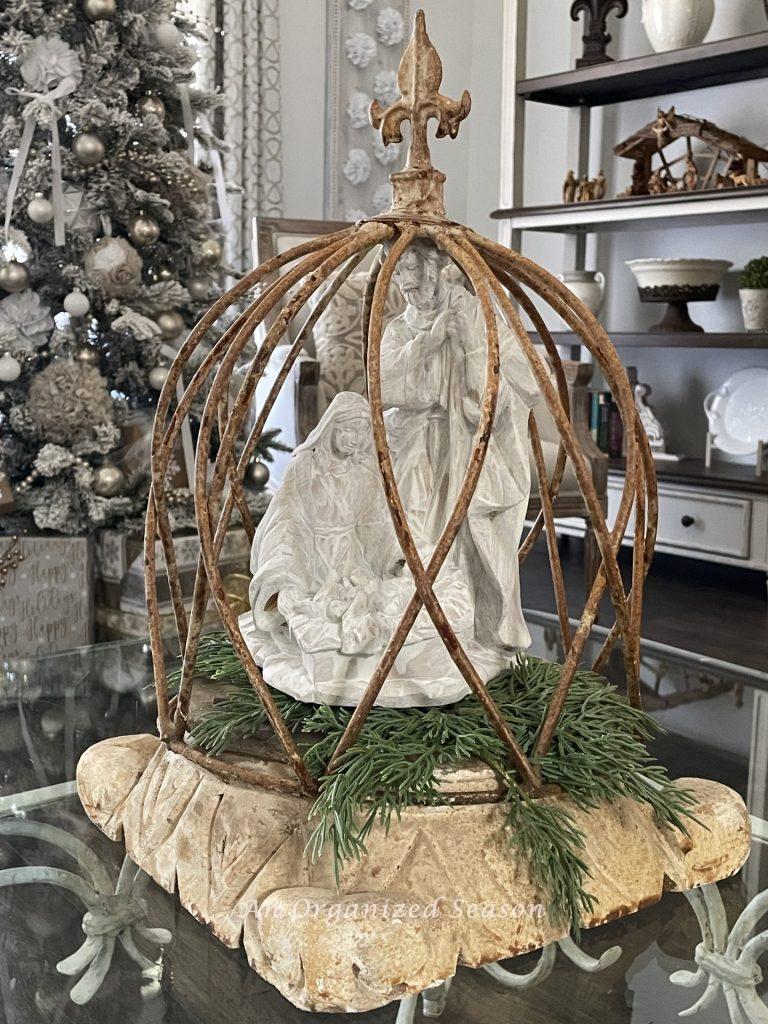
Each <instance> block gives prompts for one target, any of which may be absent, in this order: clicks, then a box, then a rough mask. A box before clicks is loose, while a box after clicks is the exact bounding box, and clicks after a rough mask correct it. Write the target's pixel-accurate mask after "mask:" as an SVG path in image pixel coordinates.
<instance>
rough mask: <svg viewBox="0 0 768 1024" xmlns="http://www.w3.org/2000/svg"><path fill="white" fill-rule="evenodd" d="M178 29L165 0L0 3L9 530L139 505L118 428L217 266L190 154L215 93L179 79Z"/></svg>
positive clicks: (0, 459) (1, 337) (72, 522)
mask: <svg viewBox="0 0 768 1024" xmlns="http://www.w3.org/2000/svg"><path fill="white" fill-rule="evenodd" d="M193 28H194V26H192V25H190V24H187V23H185V22H184V20H183V19H182V18H181V17H180V16H179V14H178V12H175V11H174V3H173V2H172V0H63V2H62V0H3V2H2V4H0V200H1V201H2V208H3V210H4V211H5V214H6V224H5V230H4V232H3V236H2V238H0V479H2V477H3V475H4V477H5V485H6V486H5V494H6V502H5V507H4V508H3V509H2V511H3V512H5V513H7V516H8V517H7V519H6V522H7V523H9V524H12V526H13V528H18V527H19V526H20V525H21V526H23V525H24V524H25V523H32V522H34V525H35V526H36V527H37V528H40V529H52V530H55V531H58V532H62V533H81V532H84V531H87V530H89V529H91V528H93V527H95V526H99V525H104V524H110V523H115V522H120V521H121V520H125V519H126V518H130V517H131V516H134V515H136V513H138V511H139V509H140V507H141V506H142V505H143V503H144V501H145V497H146V469H147V463H148V460H147V459H146V458H143V457H141V458H138V459H137V458H136V457H135V453H134V458H133V460H131V459H130V458H128V459H124V458H123V455H124V452H125V448H126V442H127V441H129V440H130V439H131V437H132V436H133V437H138V438H139V439H141V437H142V435H143V436H144V438H146V431H147V424H148V422H149V412H148V411H147V412H146V413H144V414H143V415H142V410H149V409H150V407H151V405H152V404H153V402H154V400H155V399H156V396H157V391H158V389H159V387H160V386H161V385H162V382H163V380H164V379H165V376H166V374H167V366H168V365H169V361H170V359H169V357H170V356H172V351H171V348H172V347H173V346H174V343H176V344H178V340H179V339H180V338H181V337H182V336H183V334H184V331H185V329H186V327H187V326H188V325H191V324H192V323H194V322H195V320H196V319H197V317H198V315H199V313H200V312H201V309H202V307H203V306H204V305H205V304H206V303H205V300H206V298H207V297H208V296H209V293H210V292H212V291H213V290H214V286H215V284H216V282H217V279H218V277H219V274H220V272H221V267H220V260H221V253H222V246H221V243H220V241H219V239H218V238H217V237H216V234H215V232H214V230H213V229H212V227H211V225H210V222H209V221H210V217H211V210H210V206H209V194H210V189H211V183H210V179H209V176H208V174H207V173H205V171H204V170H201V169H199V168H197V167H195V165H194V164H193V162H192V160H191V159H190V150H191V145H192V142H191V139H190V130H191V127H192V124H193V123H194V120H195V119H196V117H197V116H198V114H199V113H200V112H202V111H205V110H206V109H207V108H209V107H210V106H211V104H212V102H213V100H214V97H212V96H211V95H209V94H205V93H203V92H201V91H199V90H197V89H196V88H195V87H194V85H193V65H194V63H195V61H196V54H195V51H194V48H193V47H192V46H190V45H189V44H188V42H187V41H186V39H187V35H186V33H187V32H188V31H191V30H192V29H193ZM203 139H204V141H205V142H206V144H208V143H210V141H211V140H210V139H209V138H207V137H205V136H203ZM139 447H140V445H139ZM180 480H181V483H182V484H183V483H185V481H184V480H183V479H182V478H180ZM9 482H10V485H11V489H12V490H11V493H12V500H11V501H8V500H7V495H8V486H7V485H8V483H9ZM0 504H2V501H0ZM11 506H12V507H11Z"/></svg>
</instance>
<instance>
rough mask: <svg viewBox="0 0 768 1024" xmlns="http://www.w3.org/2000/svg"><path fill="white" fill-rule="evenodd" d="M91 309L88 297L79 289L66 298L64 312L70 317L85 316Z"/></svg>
mask: <svg viewBox="0 0 768 1024" xmlns="http://www.w3.org/2000/svg"><path fill="white" fill-rule="evenodd" d="M90 308H91V304H90V302H89V301H88V296H87V295H84V294H83V293H82V292H81V291H80V290H79V289H78V288H75V289H74V290H73V291H71V292H69V294H68V295H65V296H64V312H65V313H69V315H70V316H76V317H81V316H85V314H86V313H87V312H88V310H89V309H90Z"/></svg>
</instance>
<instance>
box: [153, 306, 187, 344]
mask: <svg viewBox="0 0 768 1024" xmlns="http://www.w3.org/2000/svg"><path fill="white" fill-rule="evenodd" d="M155 323H156V324H157V326H158V327H159V328H160V333H161V334H162V336H163V337H164V338H165V340H166V341H173V339H174V338H178V336H179V335H180V334H181V332H182V331H183V330H184V318H183V317H182V315H181V313H177V312H176V310H175V309H168V310H166V311H165V312H164V313H158V315H157V316H156V317H155Z"/></svg>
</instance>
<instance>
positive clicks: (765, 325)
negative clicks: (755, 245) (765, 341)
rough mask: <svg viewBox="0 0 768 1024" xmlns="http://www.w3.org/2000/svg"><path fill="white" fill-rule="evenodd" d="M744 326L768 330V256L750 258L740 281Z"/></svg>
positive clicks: (754, 329) (753, 329)
mask: <svg viewBox="0 0 768 1024" xmlns="http://www.w3.org/2000/svg"><path fill="white" fill-rule="evenodd" d="M739 295H740V296H741V310H742V313H743V315H744V327H745V328H746V329H747V330H748V331H768V256H759V257H758V258H757V259H754V260H750V261H749V263H748V264H747V265H746V267H745V268H744V271H743V273H742V275H741V281H740V282H739Z"/></svg>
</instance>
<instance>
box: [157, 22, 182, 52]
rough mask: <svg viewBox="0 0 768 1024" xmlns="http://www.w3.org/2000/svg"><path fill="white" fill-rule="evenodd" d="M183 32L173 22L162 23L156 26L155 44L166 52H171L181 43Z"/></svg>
mask: <svg viewBox="0 0 768 1024" xmlns="http://www.w3.org/2000/svg"><path fill="white" fill-rule="evenodd" d="M181 38H182V37H181V32H179V30H178V29H177V28H176V26H175V25H174V24H173V22H171V21H161V22H160V24H159V25H156V26H155V42H156V43H157V45H158V46H162V48H163V49H164V50H170V49H172V47H174V46H178V45H179V43H180V42H181Z"/></svg>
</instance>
